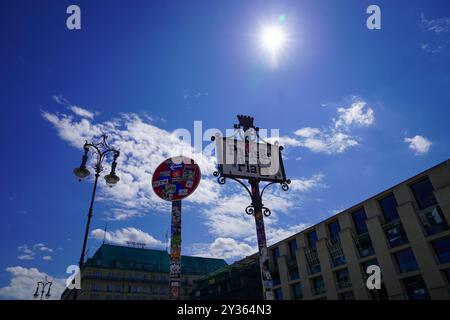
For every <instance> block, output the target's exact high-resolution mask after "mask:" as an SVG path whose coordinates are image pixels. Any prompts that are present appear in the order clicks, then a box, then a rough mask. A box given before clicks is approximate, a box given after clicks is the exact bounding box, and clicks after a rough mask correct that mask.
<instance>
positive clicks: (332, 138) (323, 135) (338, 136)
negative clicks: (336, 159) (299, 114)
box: [294, 128, 359, 154]
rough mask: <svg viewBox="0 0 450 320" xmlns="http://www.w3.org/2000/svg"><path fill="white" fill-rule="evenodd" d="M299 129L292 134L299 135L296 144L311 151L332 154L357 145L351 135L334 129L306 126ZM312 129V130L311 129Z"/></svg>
mask: <svg viewBox="0 0 450 320" xmlns="http://www.w3.org/2000/svg"><path fill="white" fill-rule="evenodd" d="M304 129H305V128H303V129H299V130H297V131H295V132H294V134H296V135H299V136H300V138H299V139H298V140H297V142H298V144H299V145H300V146H302V147H305V148H307V149H309V150H311V151H312V152H316V153H325V154H334V153H343V152H344V151H346V150H347V149H348V148H351V147H354V146H357V145H358V144H359V143H358V141H357V140H356V139H355V138H354V137H353V136H351V135H349V134H347V133H344V132H339V131H336V130H334V129H333V130H328V129H319V128H307V129H311V130H308V131H307V132H305V131H304ZM312 129H313V130H312Z"/></svg>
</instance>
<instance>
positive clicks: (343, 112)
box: [334, 100, 375, 130]
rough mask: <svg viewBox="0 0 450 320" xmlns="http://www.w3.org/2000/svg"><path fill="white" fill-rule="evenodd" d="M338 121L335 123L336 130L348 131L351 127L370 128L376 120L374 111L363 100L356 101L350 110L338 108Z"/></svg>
mask: <svg viewBox="0 0 450 320" xmlns="http://www.w3.org/2000/svg"><path fill="white" fill-rule="evenodd" d="M337 111H338V113H339V117H338V119H337V120H336V121H335V123H334V126H335V127H336V128H344V129H345V130H348V129H349V128H350V127H351V126H361V127H368V126H370V125H371V124H372V123H373V121H374V120H375V117H374V114H373V109H372V108H370V107H368V106H367V103H366V102H365V101H362V100H355V101H354V102H353V103H352V104H351V106H350V107H348V108H344V107H341V108H338V109H337Z"/></svg>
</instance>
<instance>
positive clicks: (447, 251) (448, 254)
mask: <svg viewBox="0 0 450 320" xmlns="http://www.w3.org/2000/svg"><path fill="white" fill-rule="evenodd" d="M432 244H433V248H434V251H435V252H436V256H437V258H438V260H439V263H448V262H450V238H446V239H440V240H435V241H433V243H432Z"/></svg>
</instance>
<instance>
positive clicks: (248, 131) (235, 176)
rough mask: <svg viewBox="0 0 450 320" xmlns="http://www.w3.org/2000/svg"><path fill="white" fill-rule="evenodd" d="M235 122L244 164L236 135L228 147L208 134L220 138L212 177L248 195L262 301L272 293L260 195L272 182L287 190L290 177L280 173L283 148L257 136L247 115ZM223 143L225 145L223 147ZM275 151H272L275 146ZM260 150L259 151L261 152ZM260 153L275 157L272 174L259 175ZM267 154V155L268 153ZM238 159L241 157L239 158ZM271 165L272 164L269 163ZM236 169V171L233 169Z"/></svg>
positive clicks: (266, 213)
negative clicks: (244, 169)
mask: <svg viewBox="0 0 450 320" xmlns="http://www.w3.org/2000/svg"><path fill="white" fill-rule="evenodd" d="M237 117H238V120H239V124H236V125H234V129H235V130H236V131H235V134H236V132H239V134H240V136H241V137H243V140H244V141H243V143H244V151H243V155H244V157H243V158H244V159H245V165H244V164H240V163H239V162H236V161H238V160H237V159H238V158H239V157H240V156H239V152H238V146H237V145H238V142H237V140H236V138H234V139H233V141H231V142H232V143H231V148H230V145H228V148H227V146H226V142H223V141H220V140H222V138H220V137H219V136H216V137H212V138H211V139H212V140H216V139H217V138H220V139H218V140H217V148H218V149H220V150H216V153H217V154H218V155H219V156H218V159H219V158H220V159H219V165H218V171H215V172H214V176H215V177H217V181H218V183H219V184H225V182H226V179H232V180H234V181H236V182H238V183H239V184H240V185H241V186H243V187H244V188H245V190H246V191H247V193H248V194H249V196H250V199H251V204H250V205H249V206H247V207H246V208H245V213H247V214H248V215H253V216H254V218H255V225H256V235H257V240H258V249H259V267H260V271H261V281H262V287H263V295H264V299H266V300H273V293H272V277H271V274H270V269H269V258H268V252H267V240H266V232H265V228H264V216H266V217H268V216H270V214H271V211H270V209H269V208H267V207H265V206H264V204H263V203H262V196H263V194H264V191H265V190H266V188H267V187H268V186H270V185H272V184H275V183H279V184H280V185H281V189H282V190H283V191H287V190H288V189H289V184H290V183H291V180H289V179H286V176H285V173H284V167H283V162H282V159H281V150H283V147H281V146H280V147H278V143H275V145H270V144H269V143H267V142H265V141H264V140H263V139H262V138H261V137H260V136H259V128H258V127H255V126H254V125H253V120H254V118H253V117H250V116H243V115H238V116H237ZM240 130H242V131H243V132H244V135H243V136H242V134H241V131H240ZM252 135H253V140H254V141H255V142H256V148H257V152H256V158H257V159H256V160H257V161H256V163H253V164H252V160H255V159H252V160H251V158H252V157H254V156H252V155H251V153H252V147H251V146H250V143H251V139H250V137H251V136H252ZM227 139H228V138H224V140H227ZM259 141H263V142H264V144H265V145H266V146H268V145H270V151H267V150H269V149H265V148H262V147H261V146H260V145H262V144H260V143H258V142H259ZM224 145H225V147H223V146H224ZM277 148H278V150H274V149H277ZM230 150H232V151H231V157H230V154H227V156H228V160H229V159H232V161H234V162H232V163H227V161H228V160H227V157H226V156H225V158H223V154H225V153H227V152H229V151H230ZM262 150H263V151H262ZM263 153H266V155H268V154H269V153H270V154H271V155H275V153H276V155H277V156H278V163H277V165H278V167H277V172H276V174H275V175H270V174H263V173H262V167H263V166H262V165H261V162H262V161H261V159H262V158H263V156H264V155H263ZM269 157H270V156H269ZM241 160H242V157H241ZM271 165H272V164H271ZM241 166H242V167H247V168H250V167H251V169H252V170H250V171H248V172H247V173H245V174H243V173H241V172H240V171H241ZM236 168H237V170H236ZM242 179H245V180H247V181H248V184H249V185H250V188H249V187H248V186H247V185H246V184H245V183H244V182H243V181H242ZM261 181H266V182H268V183H267V184H265V185H264V186H263V188H262V189H261V190H260V186H259V183H260V182H261Z"/></svg>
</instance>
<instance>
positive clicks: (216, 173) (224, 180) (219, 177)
mask: <svg viewBox="0 0 450 320" xmlns="http://www.w3.org/2000/svg"><path fill="white" fill-rule="evenodd" d="M213 176H214V177H217V182H218V183H219V184H225V183H226V182H227V178H225V177H224V176H221V175H220V174H219V172H217V171H214V173H213Z"/></svg>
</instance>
